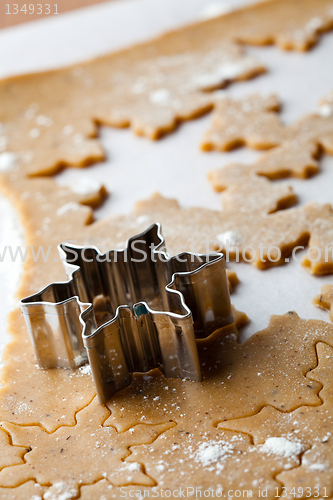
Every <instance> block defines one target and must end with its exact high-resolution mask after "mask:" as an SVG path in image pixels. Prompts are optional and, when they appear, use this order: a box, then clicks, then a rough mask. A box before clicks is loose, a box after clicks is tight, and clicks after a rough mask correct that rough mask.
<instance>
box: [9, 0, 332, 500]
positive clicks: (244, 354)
mask: <svg viewBox="0 0 333 500" xmlns="http://www.w3.org/2000/svg"><path fill="white" fill-rule="evenodd" d="M331 5H332V2H331V1H328V0H316V2H314V1H313V0H297V1H295V2H290V1H289V0H272V1H271V2H264V3H262V4H258V5H255V6H251V7H249V8H247V9H243V10H241V11H236V12H233V13H231V14H229V15H227V16H222V17H220V18H217V19H213V20H210V21H207V22H204V23H198V24H196V25H192V26H189V27H187V28H183V29H180V30H177V31H174V32H172V33H169V34H167V35H165V36H163V37H161V38H159V39H157V40H154V41H153V42H148V43H145V44H142V45H140V46H137V47H133V48H130V49H127V50H123V51H121V52H118V53H116V54H112V55H109V56H105V57H102V58H100V59H97V60H95V61H92V62H88V63H86V64H83V65H76V66H74V67H71V68H66V69H63V70H58V71H53V72H47V73H41V74H37V75H29V76H24V77H16V78H12V79H7V80H4V81H2V82H0V99H1V102H2V103H3V106H2V110H1V115H0V122H1V130H0V149H1V151H0V153H1V154H0V170H1V172H0V175H1V178H0V187H1V189H2V191H3V192H5V194H6V195H7V196H8V197H9V198H10V199H11V201H12V202H13V204H14V205H15V206H16V207H17V209H18V211H19V213H20V216H21V219H22V223H23V226H24V228H25V231H26V239H27V243H28V244H29V245H30V246H33V247H34V249H35V250H37V248H38V247H41V246H43V247H44V250H45V251H46V252H48V254H47V255H48V259H47V262H44V260H43V259H39V260H38V262H34V259H33V256H32V255H31V253H29V254H28V256H27V260H26V263H25V268H24V277H23V280H22V284H21V286H20V289H19V292H18V293H19V296H20V297H23V296H26V295H29V294H31V293H33V292H36V290H38V289H40V288H42V287H44V286H45V285H46V284H48V283H49V282H52V281H56V280H61V279H64V278H65V275H64V271H63V268H62V265H61V263H60V262H59V260H58V255H57V250H56V246H57V244H58V243H60V242H61V241H65V240H76V242H77V243H78V244H81V245H82V244H94V245H97V246H99V247H100V248H101V249H102V250H103V248H105V250H107V249H109V248H114V247H116V246H117V245H119V246H121V245H123V244H124V242H125V240H126V239H127V238H128V237H129V236H132V235H133V234H135V233H137V232H139V231H140V230H143V229H145V228H146V227H147V226H148V225H149V224H150V223H151V222H155V221H156V220H159V221H160V222H162V226H163V232H164V235H165V237H166V241H167V243H168V245H169V246H170V247H171V249H174V251H175V252H177V251H180V250H183V249H184V248H185V249H187V250H193V251H200V250H201V251H206V250H207V249H206V248H205V244H204V241H205V240H207V239H212V240H215V241H214V242H212V247H215V246H216V245H217V243H216V240H219V237H221V235H224V236H225V233H226V232H228V231H230V230H233V231H235V233H236V236H237V238H236V239H237V240H238V239H239V238H240V247H241V248H242V249H244V247H245V246H246V245H251V244H252V245H253V246H254V248H256V247H257V246H258V244H259V242H263V243H264V244H268V245H272V244H276V245H277V246H278V247H279V248H281V249H282V250H283V252H282V253H283V259H284V256H285V255H287V254H288V253H290V251H291V249H292V248H294V247H295V245H297V244H298V243H302V242H304V243H306V242H307V240H308V239H309V236H310V235H311V237H310V243H311V241H312V240H313V239H317V240H316V241H319V243H320V244H321V245H323V244H324V243H326V240H327V239H329V238H330V231H332V229H331V226H332V220H331V219H332V218H333V216H332V210H331V208H330V207H329V206H319V205H317V204H310V205H308V206H307V207H303V208H301V209H297V210H294V209H292V210H289V211H288V212H278V213H276V214H270V215H267V214H266V213H263V211H268V210H270V209H268V208H267V207H266V208H264V209H263V208H261V209H260V210H258V212H257V215H255V216H254V217H253V216H252V215H251V217H248V218H247V217H245V216H244V214H238V213H237V212H235V210H234V209H230V210H228V211H226V212H225V213H222V212H214V211H210V210H205V209H186V210H185V209H180V208H179V206H178V205H177V203H176V202H175V201H174V200H167V199H163V198H162V197H159V196H154V197H152V198H151V199H150V200H147V201H145V202H142V203H140V204H138V206H137V208H136V210H135V212H134V213H133V214H130V215H128V216H123V217H112V218H110V219H108V220H106V221H100V222H96V223H92V221H93V211H92V209H91V207H94V206H97V205H98V204H99V203H101V202H102V200H103V198H104V196H105V194H106V193H105V189H103V187H102V186H100V187H93V188H91V189H87V186H86V187H81V188H79V189H78V188H77V186H73V187H72V188H68V187H67V188H64V187H61V188H60V187H59V186H57V184H56V183H55V182H54V181H52V180H50V179H39V178H30V179H29V178H27V177H26V175H27V174H28V175H32V176H34V175H35V176H36V175H38V174H51V173H55V172H56V171H58V170H59V169H61V168H63V167H65V166H67V165H71V166H76V167H81V166H85V165H87V164H88V163H91V162H94V161H99V160H101V159H103V158H104V153H103V150H102V148H101V145H100V143H99V142H98V140H96V138H95V137H96V135H97V125H99V124H107V125H111V126H119V127H123V126H129V125H131V126H132V128H133V129H134V131H135V132H136V133H138V134H142V135H146V136H148V137H151V138H157V137H159V136H160V135H162V134H163V133H166V132H168V131H170V130H172V129H173V128H174V127H175V126H176V125H177V123H178V122H179V121H181V120H185V119H190V118H193V117H195V116H198V115H199V114H202V113H204V112H206V111H208V110H210V109H211V108H212V107H213V106H214V105H215V102H216V95H215V94H214V93H211V92H207V91H210V90H212V89H215V88H218V87H220V86H221V85H223V84H225V83H226V82H228V81H231V80H237V79H242V78H248V77H251V76H254V75H256V74H258V73H260V72H262V71H263V69H264V68H263V67H262V65H261V64H260V63H258V61H256V60H254V59H253V58H251V57H249V56H247V55H246V54H244V52H243V49H242V48H241V46H240V45H239V44H238V42H241V43H258V44H266V43H276V44H277V45H279V46H282V47H283V48H287V49H288V48H293V49H300V50H303V49H306V48H308V47H309V46H310V45H312V44H313V43H314V42H315V41H316V39H317V35H318V33H320V32H321V31H325V30H327V29H330V28H331V26H332V19H333V16H332V12H331V10H330V9H331ZM300 6H301V8H300ZM252 20H253V21H252ZM110 68H111V69H110ZM106 75H107V76H106ZM330 102H331V101H330V99H329V98H327V102H326V101H325V102H324V103H323V104H322V105H323V106H326V108H324V109H326V111H324V113H323V114H324V116H326V115H327V106H330ZM68 116H70V120H69V119H68V118H67V117H68ZM319 118H320V117H319ZM319 118H318V120H319V122H318V123H319V124H320V127H321V132H320V134H321V139H320V144H321V145H322V146H323V147H324V148H325V150H327V151H328V150H329V149H330V147H331V143H332V138H331V135H330V133H331V132H330V129H328V128H325V127H326V124H327V123H328V122H325V126H324V125H323V123H324V122H323V121H322V120H321V118H320V119H319ZM312 121H313V120H312V118H311V123H312ZM297 126H298V128H299V130H298V131H297V134H299V135H302V137H305V138H306V139H308V140H309V141H314V142H315V140H314V139H312V136H311V137H308V136H307V135H306V129H307V128H308V124H307V122H305V125H302V124H301V125H299V124H298V125H297ZM318 127H319V125H318ZM301 129H302V130H301ZM326 132H327V133H326ZM295 134H296V132H295ZM325 134H326V135H325ZM276 196H277V197H279V198H281V197H282V194H281V193H279V194H277V195H276ZM85 205H86V206H85ZM36 206H37V207H38V209H37V210H36ZM267 206H268V205H267ZM277 208H279V207H277ZM280 208H281V207H280ZM192 238H193V241H191V240H192ZM220 239H221V238H220ZM222 240H223V238H222ZM203 244H204V248H202V246H203ZM179 245H181V247H182V248H181V249H178V247H179ZM48 249H49V251H48ZM249 252H251V251H249ZM283 259H281V261H278V262H277V263H282V261H283ZM255 264H256V265H257V266H258V267H266V263H265V265H262V263H260V262H259V261H258V260H257V261H255ZM331 266H332V263H331V261H330V262H329V263H328V265H326V263H325V266H324V267H323V265H322V262H319V263H318V262H317V263H316V265H315V266H313V265H312V264H311V270H312V271H313V272H323V270H324V272H330V271H331ZM232 282H235V278H234V277H233V276H232V275H230V283H232ZM236 320H237V324H236V325H233V326H232V327H230V328H229V329H225V330H224V331H220V332H216V334H214V336H213V337H212V338H210V339H208V340H207V341H202V342H201V341H200V342H199V343H198V345H199V351H200V356H201V359H202V365H203V369H204V370H203V371H204V382H203V383H202V384H195V383H191V382H183V381H181V380H178V381H175V380H172V379H165V378H164V377H163V375H162V374H161V372H160V371H159V370H155V371H153V372H151V373H149V374H148V375H141V376H137V377H135V380H134V382H133V384H132V385H131V386H130V387H129V388H127V390H125V391H123V392H121V393H119V394H118V395H116V397H115V398H114V399H112V400H111V401H110V402H109V403H108V408H109V409H107V408H106V407H105V406H100V405H97V403H96V400H95V390H94V386H93V383H92V379H91V375H90V373H89V369H88V368H87V367H85V368H83V369H79V370H76V371H70V370H47V371H46V370H39V369H37V368H36V363H35V359H34V356H33V352H32V347H31V344H30V341H29V339H28V335H27V332H26V329H25V325H24V322H23V318H22V316H21V314H20V312H19V311H18V310H15V311H14V312H13V313H12V314H11V316H10V325H9V329H10V332H11V333H12V335H13V339H12V342H11V343H10V344H9V345H8V346H7V348H6V352H5V355H4V361H5V368H4V369H3V372H2V379H3V384H4V385H3V387H2V388H1V389H0V421H1V422H2V430H1V433H3V434H1V436H2V438H3V443H2V444H3V450H4V452H3V457H2V460H3V464H2V469H1V471H0V493H1V495H3V497H4V498H8V499H11V498H22V499H24V498H29V495H30V497H31V496H32V498H33V497H34V496H35V497H36V498H40V497H41V496H42V495H43V496H44V500H59V498H66V499H68V500H69V499H70V498H76V497H77V496H78V495H82V498H96V496H95V497H91V495H94V494H97V495H99V494H100V492H102V494H105V495H106V496H107V495H108V493H109V492H110V486H111V491H112V493H111V495H113V494H115V498H119V492H120V489H119V488H120V486H121V485H127V486H126V488H127V491H130V490H131V489H132V490H133V489H134V488H135V484H137V485H140V486H142V487H143V488H150V489H151V488H153V485H154V484H157V483H160V484H161V485H163V484H164V483H163V482H164V481H165V482H166V483H167V486H168V487H169V486H172V485H174V484H176V483H174V482H173V481H175V478H176V477H177V474H175V471H172V470H170V471H169V472H168V471H167V470H166V469H162V468H161V467H158V465H163V464H159V463H157V462H158V461H159V460H164V459H165V457H167V459H166V460H165V463H167V462H168V458H169V457H168V455H170V453H174V452H175V455H174V456H175V457H177V460H178V464H177V470H179V471H180V472H182V467H183V468H184V469H183V472H184V475H185V476H186V474H187V476H186V477H188V478H189V480H190V481H191V484H198V485H200V481H204V483H203V484H207V481H208V480H209V479H208V478H214V481H215V482H216V485H218V484H221V485H222V486H223V487H227V486H228V484H229V481H228V479H227V478H226V476H224V475H223V474H222V475H221V474H216V472H219V471H220V472H221V471H223V470H225V471H226V472H228V473H230V481H231V484H235V485H236V484H238V483H239V481H240V479H241V478H242V477H244V478H245V479H244V486H249V488H251V487H252V488H254V487H255V488H257V487H258V486H261V485H262V486H264V485H265V486H267V487H268V489H269V495H270V496H271V497H272V495H273V493H274V488H275V487H276V486H277V487H279V483H277V481H276V480H275V476H276V475H277V474H279V473H281V471H283V470H284V469H285V468H286V467H292V469H291V471H294V470H295V471H296V470H297V469H298V468H299V467H298V466H299V463H300V462H299V460H300V456H301V454H302V453H303V451H304V450H303V448H295V449H294V453H293V454H291V455H290V456H287V457H286V456H284V457H281V456H271V455H270V454H269V453H267V450H266V451H265V448H263V449H262V447H261V445H256V444H255V445H253V444H252V443H251V442H250V439H249V438H247V437H244V436H242V435H240V434H239V433H236V432H233V431H222V430H220V429H217V428H216V427H215V426H216V424H218V423H219V422H220V421H221V420H225V419H230V418H242V417H248V415H250V414H254V413H256V412H258V411H259V410H260V409H261V408H262V407H263V406H265V405H272V406H274V407H275V408H276V409H277V411H280V410H283V411H295V410H296V408H298V407H300V406H301V405H308V406H311V407H318V408H319V407H320V403H321V399H320V397H318V393H319V391H320V389H321V385H320V383H319V382H317V381H316V380H312V381H309V380H308V379H306V377H305V375H306V373H307V372H308V371H309V370H311V369H313V368H315V366H316V363H317V357H316V353H315V348H314V346H315V344H316V343H317V342H325V343H327V344H330V345H333V332H332V327H331V326H330V325H327V324H325V323H321V322H305V321H302V320H299V319H298V318H297V317H296V315H287V316H285V317H281V318H274V319H273V320H272V322H271V325H270V326H269V327H268V329H267V330H266V331H265V332H260V333H259V334H257V335H256V336H255V338H253V339H251V341H248V342H247V343H245V344H243V345H240V344H238V343H237V328H236V326H237V325H240V324H241V323H242V322H244V321H246V318H245V317H244V316H243V315H238V314H237V315H236ZM281 332H283V333H284V335H283V342H281ZM305 334H306V335H307V338H306V339H305V340H304V336H305ZM300 346H302V348H301V349H300ZM273 351H274V352H275V351H277V352H278V353H280V354H279V355H278V356H277V358H274V357H273V356H272V357H271V356H267V352H273ZM225 352H227V353H228V356H226V357H225ZM253 367H255V369H254V370H253ZM261 374H262V376H261ZM286 374H287V377H286ZM291 381H292V383H290V382H291ZM166 387H167V388H168V389H166ZM217 388H218V391H219V394H220V395H221V397H220V399H219V400H218V402H217V400H216V392H217ZM235 388H236V390H235ZM203 389H204V390H203ZM143 394H144V395H143ZM198 396H199V397H200V399H199V403H198V401H197V400H196V398H197V397H198ZM201 396H202V397H201ZM154 398H155V399H154ZM156 398H158V399H156ZM197 403H198V404H197ZM217 403H218V404H217ZM129 407H131V411H130V412H129V411H125V410H126V409H128V408H129ZM134 407H135V408H136V411H135V412H134V411H132V409H133V408H134ZM124 409H125V410H124ZM110 410H111V414H110ZM131 420H132V421H131ZM134 420H135V421H134ZM195 425H196V426H197V428H195ZM192 426H193V428H192ZM187 429H189V430H187ZM5 431H6V433H5ZM181 431H184V434H185V436H189V434H186V433H187V432H189V433H190V434H191V433H192V434H193V436H191V437H190V438H186V437H185V436H184V437H182V434H183V433H182V432H181ZM7 433H8V434H7ZM94 434H95V436H94ZM159 435H160V436H159ZM68 436H71V437H70V438H68ZM158 436H159V437H158ZM72 438H73V439H72ZM176 438H177V441H176ZM187 439H188V440H187ZM190 441H191V443H193V451H190V454H189V453H188V451H189V450H188V446H187V445H188V444H189V442H190ZM211 441H212V442H211ZM87 443H88V444H87ZM110 443H112V447H113V449H112V450H111V449H110V448H111V446H110ZM174 443H175V444H174ZM98 446H99V448H98ZM174 446H176V448H175V449H173V448H172V447H174ZM178 446H179V448H178ZM191 446H192V445H191ZM210 447H212V448H213V449H212V450H211V449H210ZM30 448H31V450H30ZM207 449H208V451H209V453H208V456H210V457H212V456H213V459H212V458H209V460H208V462H209V463H207V461H206V458H205V457H207ZM27 450H30V451H27ZM103 452H105V455H104V454H103ZM167 452H168V453H167ZM162 453H165V454H166V455H163V456H162V458H157V457H158V456H160V454H162ZM65 456H67V459H66V460H64V459H63V457H65ZM241 456H244V457H245V458H244V467H243V469H242V468H240V467H238V464H239V460H240V457H241ZM202 457H204V458H202ZM252 457H254V458H252ZM182 460H184V461H185V462H186V465H183V464H184V462H182ZM253 463H254V464H255V463H256V464H257V467H258V468H257V469H256V468H255V467H256V466H255V465H252V464H253ZM235 464H236V465H237V468H238V471H237V470H235V469H236V467H235ZM246 464H248V467H247V465H246ZM211 467H212V468H213V470H209V469H210V468H211ZM170 468H171V465H170ZM247 468H251V473H249V472H247V471H246V469H247ZM189 469H193V470H194V471H197V474H196V473H194V474H193V473H192V471H190V470H189ZM103 472H105V474H103ZM290 473H291V472H290ZM251 474H252V475H251ZM296 474H297V472H296ZM171 475H173V479H172V478H171ZM253 475H254V476H255V478H256V479H255V480H256V481H258V483H257V484H256V486H254V485H253V484H252V485H250V484H249V481H250V477H252V476H253ZM178 477H179V480H178V481H179V482H182V477H181V475H180V476H178ZM35 481H37V482H40V483H42V485H44V486H39V485H37V486H36V483H35ZM94 483H95V484H94ZM111 483H113V486H112V484H111ZM178 484H179V483H178ZM94 492H95V493H94ZM107 498H108V496H107ZM110 498H111V497H110Z"/></svg>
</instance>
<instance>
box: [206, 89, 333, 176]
mask: <svg viewBox="0 0 333 500" xmlns="http://www.w3.org/2000/svg"><path fill="white" fill-rule="evenodd" d="M274 110H275V111H277V110H278V100H277V97H276V96H275V95H270V96H267V97H261V96H258V95H256V94H253V95H249V96H246V97H244V98H242V99H240V100H233V99H231V98H229V97H221V98H219V99H217V103H216V106H215V111H214V113H213V120H212V121H213V125H212V128H211V129H210V130H209V131H208V132H206V134H205V137H204V139H203V142H202V144H201V147H202V149H203V150H206V151H210V150H212V149H216V150H219V151H228V150H230V149H233V148H235V147H237V146H239V145H246V146H248V147H251V148H253V149H269V148H272V147H274V146H277V145H280V146H283V147H282V149H281V151H280V154H282V156H283V155H286V154H288V153H287V152H288V151H289V154H292V152H294V151H295V147H297V146H298V148H297V150H298V152H299V153H301V152H302V149H303V145H307V146H308V147H307V151H309V145H312V147H313V148H315V147H317V148H318V146H320V147H321V148H322V149H323V150H324V151H325V152H326V153H328V154H333V112H332V97H331V94H329V95H328V96H327V97H326V98H324V99H323V100H322V101H321V103H320V106H319V109H318V112H317V113H313V114H310V115H306V116H304V117H303V118H301V119H300V120H298V121H297V122H295V123H293V124H291V125H288V126H284V125H282V123H281V122H280V121H279V118H278V116H277V115H276V113H274V112H273V111H274ZM294 154H295V153H294ZM314 154H315V153H314ZM281 159H282V158H281ZM275 161H276V160H275ZM288 163H290V164H291V162H288ZM298 163H299V159H297V163H296V165H297V164H298ZM307 167H308V168H309V165H304V166H303V168H304V171H303V172H302V171H300V172H299V170H298V168H297V166H296V168H295V167H291V168H290V170H289V168H287V169H286V173H289V174H292V175H295V174H296V176H297V177H305V176H306V174H309V173H310V174H311V173H312V172H311V170H308V169H307ZM294 168H295V170H294Z"/></svg>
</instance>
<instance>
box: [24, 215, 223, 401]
mask: <svg viewBox="0 0 333 500" xmlns="http://www.w3.org/2000/svg"><path fill="white" fill-rule="evenodd" d="M58 250H59V253H60V257H61V259H62V261H63V264H64V266H65V269H66V273H67V275H68V278H69V280H68V281H65V282H61V283H52V284H50V285H49V286H47V287H46V288H44V289H43V290H42V291H40V292H39V293H37V294H36V295H32V296H30V297H27V298H25V299H23V300H22V301H21V303H20V304H21V309H22V312H23V314H24V317H25V321H26V324H27V328H28V331H29V334H30V338H31V340H32V343H33V347H34V351H35V355H36V358H37V363H38V366H39V367H41V368H55V367H64V368H75V367H78V366H81V365H83V364H84V363H86V362H87V361H88V360H89V362H90V366H91V370H92V374H93V378H94V381H95V385H96V389H97V394H98V398H99V401H100V402H101V403H105V402H106V401H107V400H108V399H110V398H111V397H112V396H113V394H115V393H116V392H117V391H119V390H120V389H123V388H124V387H126V386H127V385H129V384H130V383H131V378H132V377H131V374H132V372H146V371H148V370H150V369H152V368H155V367H157V366H161V367H163V371H164V374H165V375H166V377H171V378H185V379H190V380H193V381H201V380H202V376H201V369H200V363H199V357H198V351H197V346H196V338H205V337H207V336H208V335H210V334H211V333H212V332H213V331H215V330H216V329H217V328H220V327H223V326H226V325H228V324H231V323H232V322H233V315H232V310H231V305H230V298H229V290H228V283H227V279H226V272H225V260H224V256H223V254H221V253H214V254H208V255H203V254H202V255H200V254H194V253H188V252H184V253H181V254H178V255H176V256H174V257H171V258H170V257H169V256H168V255H167V254H166V252H165V251H164V239H163V237H162V234H161V227H160V224H153V225H152V226H150V227H149V228H148V229H147V230H146V231H144V232H142V233H141V234H139V235H137V236H134V237H132V238H130V239H129V240H128V241H127V243H126V248H125V249H124V250H111V251H110V252H108V253H106V254H101V253H100V252H99V250H98V249H97V248H96V247H80V246H77V245H69V244H61V245H59V246H58Z"/></svg>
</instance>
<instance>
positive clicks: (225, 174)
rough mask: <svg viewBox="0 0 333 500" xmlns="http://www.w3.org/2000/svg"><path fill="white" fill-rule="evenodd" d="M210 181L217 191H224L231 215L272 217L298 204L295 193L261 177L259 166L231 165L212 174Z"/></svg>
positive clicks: (284, 185) (288, 187) (211, 172)
mask: <svg viewBox="0 0 333 500" xmlns="http://www.w3.org/2000/svg"><path fill="white" fill-rule="evenodd" d="M209 180H210V181H211V183H212V184H213V187H214V188H215V190H216V191H222V192H223V194H222V205H223V208H224V209H225V210H227V211H237V210H238V211H240V212H244V213H249V212H255V213H257V212H259V213H262V214H271V213H274V212H277V211H278V210H282V209H285V208H289V207H291V206H293V205H295V204H296V202H297V197H296V195H295V193H294V192H293V189H292V188H291V187H290V186H287V185H286V184H274V183H272V182H271V181H270V180H268V179H266V178H265V177H264V176H262V175H258V173H257V168H256V164H255V165H242V164H229V165H227V166H226V167H224V168H223V169H218V170H211V171H210V172H209Z"/></svg>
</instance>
